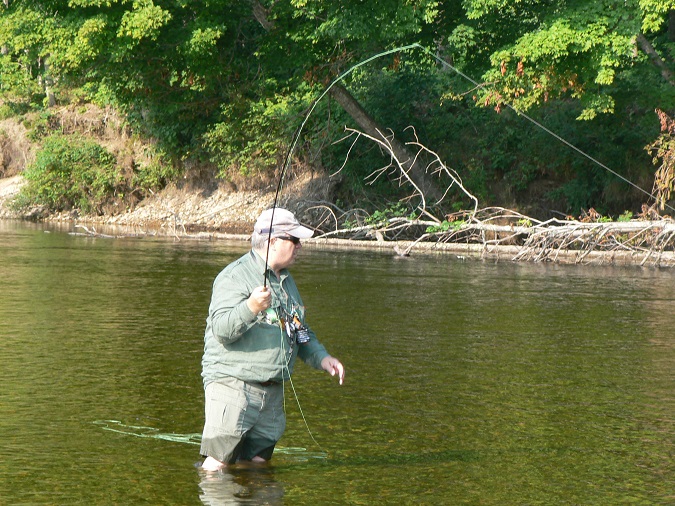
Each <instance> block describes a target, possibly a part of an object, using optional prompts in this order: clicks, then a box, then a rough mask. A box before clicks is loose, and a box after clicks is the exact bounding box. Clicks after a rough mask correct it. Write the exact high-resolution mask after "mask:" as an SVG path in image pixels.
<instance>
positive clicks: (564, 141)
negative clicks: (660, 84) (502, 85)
mask: <svg viewBox="0 0 675 506" xmlns="http://www.w3.org/2000/svg"><path fill="white" fill-rule="evenodd" d="M413 45H414V46H417V47H419V48H420V49H422V51H424V52H425V53H427V54H428V55H429V56H431V57H432V58H434V59H435V60H436V61H438V62H440V63H441V64H443V65H445V66H446V67H448V68H449V69H451V70H452V71H453V72H455V73H456V74H457V75H459V76H461V77H463V78H464V79H466V80H467V81H469V82H470V83H471V84H473V85H474V86H476V87H480V86H481V85H480V83H478V82H477V81H475V80H474V79H472V78H471V77H469V76H467V75H466V74H464V73H463V72H462V71H460V70H459V69H457V68H455V67H454V66H452V65H451V64H450V63H448V62H446V61H445V60H443V59H442V58H440V57H438V56H436V55H435V54H433V53H432V52H431V51H429V50H428V49H426V48H425V47H422V46H420V45H419V44H413ZM504 105H506V107H508V108H509V109H511V110H512V111H513V112H515V113H516V114H518V115H519V116H522V117H524V118H525V119H526V120H528V121H529V122H531V123H532V124H533V125H535V126H537V127H538V128H541V129H542V130H543V131H544V132H546V133H547V134H549V135H551V136H552V137H554V138H555V139H557V140H558V141H560V142H562V143H563V144H565V145H566V146H567V147H569V148H572V149H573V150H574V151H576V152H577V153H579V154H580V155H582V156H584V157H586V158H587V159H589V160H590V161H592V162H593V163H595V164H597V165H599V166H600V167H602V168H603V169H605V170H606V171H608V172H610V173H611V174H613V175H615V176H616V177H618V178H619V179H621V180H622V181H624V182H626V183H628V184H629V185H630V186H632V187H633V188H635V189H637V190H639V191H641V192H642V193H644V194H645V195H647V196H648V197H650V198H654V195H653V194H652V193H650V192H648V191H647V190H645V189H643V188H641V187H640V186H638V185H636V184H635V183H633V182H632V181H630V180H629V179H627V178H625V177H624V176H622V175H621V174H619V173H618V172H616V171H614V170H612V169H610V168H609V167H608V166H607V165H605V164H604V163H602V162H601V161H599V160H597V159H595V158H593V157H592V156H591V155H589V154H588V153H586V152H585V151H583V150H581V149H580V148H578V147H576V146H575V145H574V144H572V143H571V142H569V141H567V140H566V139H564V138H562V137H561V136H560V135H558V134H556V133H555V132H553V131H552V130H550V129H549V128H547V127H545V126H544V125H542V124H541V123H539V122H538V121H537V120H535V119H534V118H532V117H530V116H528V115H527V114H525V113H524V112H523V111H521V110H520V109H518V108H516V107H515V106H513V105H511V104H508V103H505V104H504ZM665 205H666V207H668V208H669V209H671V210H673V211H675V208H673V207H671V206H669V205H668V204H665Z"/></svg>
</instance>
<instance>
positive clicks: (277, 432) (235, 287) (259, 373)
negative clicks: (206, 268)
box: [201, 208, 345, 471]
mask: <svg viewBox="0 0 675 506" xmlns="http://www.w3.org/2000/svg"><path fill="white" fill-rule="evenodd" d="M312 235H313V232H312V230H310V229H308V228H306V227H303V226H302V225H301V224H300V223H299V222H298V220H297V219H296V218H295V216H294V215H293V213H291V212H290V211H287V210H286V209H280V208H276V209H268V210H266V211H263V213H262V214H261V215H260V217H259V218H258V220H257V221H256V223H255V226H254V231H253V234H252V235H251V246H252V247H251V251H249V252H248V253H247V254H245V255H244V256H242V257H241V258H239V259H238V260H236V261H234V262H232V263H231V264H230V265H228V266H227V267H225V269H223V270H222V271H221V272H220V274H218V276H217V277H216V280H215V281H214V283H213V294H212V297H211V304H210V306H209V315H208V318H207V319H206V332H205V335H204V356H203V358H202V377H203V379H204V389H205V423H204V432H203V435H202V445H201V454H202V455H203V456H205V457H206V459H205V460H204V462H203V464H202V468H203V469H204V470H207V471H215V470H218V469H220V468H222V467H223V466H225V465H227V464H232V463H234V462H236V461H237V460H242V461H253V462H265V461H267V460H269V459H270V458H271V457H272V453H273V451H274V447H275V445H276V443H277V441H278V440H279V439H280V438H281V435H282V434H283V432H284V429H285V428H286V415H285V413H284V408H283V406H284V403H283V396H284V388H283V382H284V381H285V380H288V379H289V378H290V376H291V373H292V372H293V365H294V363H295V359H296V357H298V356H299V357H300V358H301V359H302V360H303V361H304V362H306V363H308V364H309V365H311V366H312V367H314V368H316V369H323V370H325V371H327V372H329V373H330V374H331V376H335V375H336V374H337V376H338V379H339V382H340V384H342V382H343V381H344V376H345V370H344V367H343V366H342V364H341V363H340V361H339V360H338V359H336V358H334V357H332V356H330V355H329V354H328V352H327V351H326V349H325V348H324V347H323V345H322V344H321V343H319V341H318V340H317V338H316V335H315V334H314V332H312V330H311V329H310V328H309V327H307V325H306V323H305V307H304V306H303V304H302V299H301V298H300V294H299V293H298V288H297V287H296V285H295V281H293V278H292V277H291V275H290V273H289V272H288V270H287V269H288V267H289V266H290V265H292V264H293V262H295V259H296V256H297V255H298V253H299V251H300V249H301V248H302V246H301V244H300V240H301V239H306V238H309V237H311V236H312ZM265 260H267V263H266V262H265Z"/></svg>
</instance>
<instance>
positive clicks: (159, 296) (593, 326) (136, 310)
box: [0, 221, 675, 506]
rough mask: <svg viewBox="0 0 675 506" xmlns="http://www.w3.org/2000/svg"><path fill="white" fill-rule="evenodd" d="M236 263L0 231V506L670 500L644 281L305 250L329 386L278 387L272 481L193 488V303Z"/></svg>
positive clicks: (660, 376) (657, 276)
mask: <svg viewBox="0 0 675 506" xmlns="http://www.w3.org/2000/svg"><path fill="white" fill-rule="evenodd" d="M247 248H248V246H247V245H246V244H242V243H224V242H198V241H183V242H174V241H172V240H171V239H168V240H162V239H153V238H138V239H102V238H91V237H82V236H71V235H68V234H66V233H61V232H56V231H54V232H53V233H45V231H43V230H42V229H41V228H40V226H39V225H35V224H25V225H24V224H15V225H7V226H5V225H3V223H2V222H1V221H0V363H1V364H2V365H1V366H0V434H2V436H3V437H2V438H1V439H0V503H1V504H5V503H6V504H93V505H96V504H104V505H107V504H181V505H192V504H194V505H197V506H198V505H200V504H264V503H268V504H281V502H282V501H283V502H284V503H285V504H293V506H296V505H304V504H308V505H315V504H324V503H326V498H331V500H332V501H333V502H334V503H336V504H383V503H386V504H484V505H500V506H501V505H503V504H584V505H596V504H597V505H601V506H605V505H607V504H627V503H632V504H670V503H672V497H673V495H672V483H673V480H674V479H675V478H674V477H675V461H674V460H673V459H672V455H673V454H675V438H674V437H673V436H674V435H675V403H674V402H673V395H672V392H673V391H675V373H674V372H673V371H675V335H674V334H673V330H672V329H673V328H674V327H675V313H674V312H673V310H672V309H673V307H674V305H675V284H674V283H673V272H675V271H670V270H659V269H639V268H633V269H631V268H610V267H574V266H555V265H531V264H530V265H524V264H518V265H514V264H510V263H501V264H498V265H494V264H488V263H480V262H456V261H453V259H452V258H445V257H443V258H441V257H438V258H424V257H420V258H417V257H415V258H411V259H407V260H402V261H401V260H395V259H393V258H391V257H389V256H387V255H383V254H373V253H367V252H335V251H319V250H312V249H311V248H306V249H304V250H303V256H302V258H301V260H300V261H299V262H298V263H297V264H296V265H294V267H293V269H294V275H295V278H296V281H297V282H298V285H299V288H300V291H301V293H302V294H303V299H304V301H305V303H306V306H307V308H308V319H309V321H310V324H311V325H312V328H313V329H314V330H315V331H316V332H317V334H318V335H319V336H320V338H321V340H322V342H324V343H325V344H326V345H327V347H328V348H329V349H331V351H332V352H334V353H335V354H336V356H339V357H340V358H341V359H342V360H343V361H344V362H345V364H346V365H347V367H348V372H349V376H348V381H347V382H346V384H345V385H344V386H342V387H340V386H338V385H337V384H336V383H335V381H334V380H332V379H331V378H328V377H327V376H325V375H321V374H317V373H316V371H311V370H309V369H308V368H306V367H303V366H300V367H298V368H297V370H296V372H295V374H294V378H293V381H294V386H295V389H294V390H295V391H297V396H298V398H299V405H301V406H302V413H303V414H304V416H303V415H301V413H300V407H299V405H298V403H296V400H295V398H294V396H295V392H293V391H291V389H288V392H287V395H288V398H287V403H286V407H287V419H288V429H287V431H286V433H285V434H284V438H283V440H282V441H281V444H282V446H281V447H279V450H278V451H277V452H276V453H275V457H274V460H273V464H272V465H271V466H270V467H269V468H265V469H262V470H260V469H244V468H233V469H228V470H227V471H226V472H224V473H222V474H220V475H211V476H208V475H205V474H202V473H200V472H198V471H197V470H195V467H194V463H195V461H196V460H197V459H198V458H199V456H198V446H197V436H198V435H199V434H201V429H202V424H203V386H202V381H201V377H200V372H201V367H200V359H201V355H202V349H203V335H204V319H205V317H206V311H207V307H208V300H209V294H210V286H211V283H212V282H213V279H214V277H215V276H216V274H217V273H218V272H219V271H220V270H221V269H222V267H223V266H224V265H226V264H227V263H229V262H230V261H231V260H233V259H234V258H236V257H237V256H239V255H240V254H241V253H243V252H244V251H245V250H246V249H247ZM305 418H306V421H307V424H308V426H309V428H310V429H311V433H312V434H313V435H312V436H310V434H309V431H308V427H307V425H305V421H304V419H305ZM315 440H316V441H318V442H319V443H320V446H319V444H315V443H316V441H315ZM305 448H306V449H305ZM282 450H284V451H282Z"/></svg>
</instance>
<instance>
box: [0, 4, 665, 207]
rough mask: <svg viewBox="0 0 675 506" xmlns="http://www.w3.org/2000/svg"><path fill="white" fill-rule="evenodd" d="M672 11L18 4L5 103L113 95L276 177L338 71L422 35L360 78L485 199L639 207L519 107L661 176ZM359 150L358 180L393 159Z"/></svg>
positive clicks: (218, 167)
mask: <svg viewBox="0 0 675 506" xmlns="http://www.w3.org/2000/svg"><path fill="white" fill-rule="evenodd" d="M673 9H675V1H674V0H621V1H618V0H597V1H593V2H589V1H587V0H463V1H461V2H459V1H456V2H440V1H434V0H405V1H402V0H386V1H382V2H375V3H373V2H363V1H361V0H340V1H336V0H289V1H282V2H279V1H271V0H248V1H239V0H190V1H188V0H50V1H46V0H9V1H7V2H5V3H4V5H3V4H0V49H1V51H0V100H2V102H3V103H4V106H3V108H4V111H5V112H3V114H6V111H7V110H11V111H15V112H25V111H27V110H31V109H40V108H43V107H46V106H48V104H49V103H50V102H51V101H52V94H53V97H55V100H56V101H57V102H58V103H59V104H64V103H67V102H68V101H71V102H72V101H93V102H96V103H98V104H105V105H108V104H111V105H113V106H114V107H116V108H118V109H120V110H122V111H123V112H124V113H125V114H126V115H127V118H128V120H129V122H130V124H131V125H132V126H133V127H134V129H135V130H136V131H137V132H138V133H140V134H143V135H148V136H151V137H153V138H154V139H156V140H157V141H158V143H159V145H160V147H161V148H162V149H163V150H164V151H165V152H167V153H169V154H170V155H171V156H172V157H173V159H174V162H179V163H182V164H183V165H184V166H190V165H192V166H194V165H195V164H202V165H204V164H205V165H207V166H209V167H213V172H212V173H213V174H214V176H215V175H216V174H217V175H219V177H224V178H228V177H231V176H232V175H233V174H237V173H241V174H245V175H253V174H255V175H259V174H264V173H272V172H273V171H274V170H275V169H276V168H278V167H279V164H280V163H282V161H283V158H284V153H286V152H287V150H288V148H289V142H290V140H291V138H292V133H293V132H294V131H295V130H296V128H297V127H298V125H299V124H300V123H301V121H302V120H303V119H304V114H306V111H307V110H308V107H309V105H310V104H311V103H312V100H313V99H314V98H316V97H317V96H318V95H319V93H320V92H321V90H323V89H324V88H325V86H326V85H327V84H328V83H330V82H331V81H332V80H333V79H335V78H336V77H337V76H340V75H342V73H344V72H345V71H347V70H348V69H351V68H352V66H353V65H355V64H356V63H359V62H362V61H364V60H365V59H367V58H371V57H372V56H373V55H375V54H377V53H379V52H382V51H384V50H388V49H391V48H395V47H400V46H406V45H410V44H411V43H413V42H416V43H419V44H421V45H422V46H423V47H424V48H426V49H427V50H428V51H427V52H423V51H418V50H410V51H405V52H401V53H398V54H392V55H389V56H387V57H386V58H382V59H376V60H373V61H372V62H371V63H369V64H368V65H365V66H362V67H359V69H358V71H355V72H352V73H350V74H349V76H348V77H347V78H345V79H344V81H343V84H344V85H345V87H346V88H347V89H349V90H350V91H351V92H352V93H353V95H354V96H355V97H356V99H357V100H358V101H359V102H360V103H361V104H362V106H363V107H364V108H365V109H366V110H367V111H368V112H369V113H370V114H371V115H372V116H373V117H374V118H375V119H376V120H377V121H378V122H379V123H380V124H381V125H383V127H384V128H389V129H391V130H392V132H394V135H399V136H404V135H405V134H403V132H404V129H405V128H406V127H407V126H410V125H412V126H414V128H415V131H416V132H417V133H418V135H420V136H421V137H422V138H423V139H424V142H425V144H426V145H429V146H433V147H434V148H436V149H438V151H439V154H440V155H441V156H442V157H443V159H445V160H448V161H450V162H451V163H452V164H453V165H454V166H455V168H456V170H458V171H459V172H462V173H463V177H464V180H465V182H467V184H471V185H473V188H472V190H473V191H474V193H477V194H484V195H482V196H484V197H485V198H488V199H494V200H499V199H506V198H512V199H516V200H517V199H518V198H519V197H520V196H522V195H523V194H525V193H527V192H530V193H531V192H532V191H533V190H532V188H533V186H534V185H535V183H537V182H538V181H541V180H550V181H552V182H553V184H552V185H550V186H551V187H550V188H549V189H548V190H547V191H548V193H547V199H548V201H549V202H552V203H555V202H558V203H559V204H560V205H561V206H562V208H564V209H563V210H564V211H571V210H574V209H578V208H579V207H583V206H589V205H595V206H598V205H602V204H603V203H605V204H607V206H611V205H614V206H622V205H634V204H635V202H636V198H635V196H634V195H631V194H630V192H628V191H626V189H625V188H624V190H623V193H624V195H623V196H622V195H621V193H622V192H621V190H617V189H616V188H615V187H614V186H615V185H616V181H612V178H611V176H609V175H608V174H606V173H604V172H603V170H602V169H600V168H598V167H593V166H589V165H588V164H585V163H582V162H580V161H579V160H578V159H576V158H575V157H574V156H572V155H570V154H569V153H567V152H565V149H563V148H561V149H559V150H556V149H555V148H553V147H551V139H550V138H547V136H546V135H543V134H541V132H535V131H532V130H528V129H527V128H524V127H523V126H522V124H521V123H519V121H520V120H519V118H518V116H517V115H513V114H510V113H508V112H506V110H505V107H506V106H511V107H513V108H514V109H515V110H516V111H529V112H531V113H532V114H534V115H537V117H539V118H546V119H547V120H548V121H549V125H550V126H555V127H558V129H559V131H561V134H563V135H565V137H566V138H567V139H569V140H570V141H571V142H573V143H579V144H580V145H581V147H582V148H584V149H589V150H595V152H596V153H598V154H599V156H600V155H601V156H605V157H606V159H607V160H621V165H622V166H621V167H619V168H618V169H619V170H620V171H621V172H622V173H623V174H624V175H625V176H626V177H629V178H630V179H634V180H636V181H638V182H640V183H641V184H645V182H646V180H647V179H648V178H649V177H650V176H651V175H652V173H651V172H650V171H651V168H650V164H649V160H648V157H646V156H645V152H644V149H643V147H644V146H645V145H646V144H647V143H649V142H651V141H653V139H654V138H655V137H656V135H658V119H657V118H656V116H655V114H654V110H655V109H656V108H658V109H660V110H663V111H667V112H672V111H673V109H674V108H675V95H674V93H673V90H674V88H675V86H674V83H675V79H673V78H672V71H673V60H674V56H675V53H674V52H673V51H674V50H675V45H674V44H673V40H672V39H671V35H670V31H669V30H670V28H671V27H669V25H668V19H669V15H670V13H671V11H672V10H673ZM442 61H445V62H447V64H446V65H444V64H442V63H441V62H442ZM457 72H461V74H459V73H457ZM463 76H464V77H463ZM466 77H468V78H471V79H473V80H475V81H474V82H472V81H470V80H469V79H467V78H466ZM325 102H326V103H322V104H320V106H319V107H318V108H317V109H316V110H315V112H314V117H313V118H311V121H310V122H309V123H308V124H307V128H306V131H305V133H304V137H303V140H302V142H301V144H300V145H299V147H298V152H297V153H296V157H297V158H298V159H299V160H303V162H304V163H306V164H310V165H312V166H313V167H315V168H317V169H318V170H330V169H331V167H333V168H334V166H335V165H336V164H337V165H339V164H340V163H341V160H343V159H344V157H345V154H346V152H347V150H350V149H351V148H350V147H349V146H346V145H344V143H338V144H335V143H334V141H336V140H338V139H339V138H340V136H341V132H342V130H343V128H344V126H345V125H350V122H351V119H350V118H349V117H348V115H346V114H345V112H344V111H342V110H340V109H339V108H338V107H337V106H336V105H335V103H332V102H331V101H330V100H328V99H327V100H326V101H325ZM476 106H477V107H476ZM493 109H496V110H497V111H498V112H500V113H501V114H495V113H494V111H493ZM575 118H576V119H583V120H586V121H585V122H584V123H580V122H575ZM636 130H637V131H636ZM617 151H620V152H621V154H617ZM350 153H351V158H350V167H348V168H347V170H344V171H343V172H342V177H343V181H345V182H348V183H347V184H348V185H356V184H357V183H356V182H357V181H359V180H362V178H363V176H364V175H366V174H369V173H371V172H372V170H373V169H374V168H376V167H377V166H381V163H382V160H381V159H378V156H380V155H379V153H378V152H377V150H375V149H373V147H372V146H357V147H356V151H354V150H352V151H350ZM357 154H358V156H357ZM640 157H642V158H640ZM187 162H189V163H187ZM350 171H351V172H350ZM549 190H550V191H549ZM343 192H344V194H345V195H347V194H349V193H350V191H349V189H348V188H344V187H343ZM353 194H354V193H353V192H352V195H353ZM626 195H628V196H626ZM457 198H458V199H459V200H458V202H457V203H458V204H459V202H460V200H461V197H457ZM556 199H558V200H557V201H556ZM598 201H600V202H598ZM500 203H504V202H500Z"/></svg>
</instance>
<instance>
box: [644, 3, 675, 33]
mask: <svg viewBox="0 0 675 506" xmlns="http://www.w3.org/2000/svg"><path fill="white" fill-rule="evenodd" d="M639 4H640V9H641V10H642V13H643V19H642V30H643V31H644V32H645V33H649V32H656V31H658V30H660V29H661V28H662V27H663V25H664V24H665V22H666V19H667V15H668V12H669V11H671V10H673V9H675V1H673V0H639Z"/></svg>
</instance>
